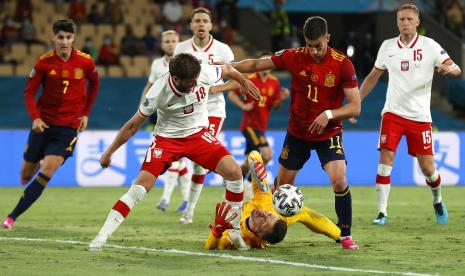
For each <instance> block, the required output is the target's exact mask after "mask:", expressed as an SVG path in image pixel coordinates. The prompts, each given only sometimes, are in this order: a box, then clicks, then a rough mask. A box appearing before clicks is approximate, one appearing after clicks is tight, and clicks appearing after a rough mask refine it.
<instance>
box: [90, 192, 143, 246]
mask: <svg viewBox="0 0 465 276" xmlns="http://www.w3.org/2000/svg"><path fill="white" fill-rule="evenodd" d="M146 194H147V191H146V190H145V188H144V187H143V186H140V185H132V186H131V188H129V190H128V192H127V193H126V194H124V195H123V196H122V197H121V198H120V199H119V200H118V201H117V202H116V204H115V205H114V206H113V208H111V210H110V213H109V214H108V217H107V220H106V221H105V223H104V224H103V226H102V228H101V229H100V232H99V233H98V235H97V237H99V238H100V239H102V240H104V241H106V240H107V239H108V237H110V236H111V234H113V232H115V230H116V229H117V228H118V227H119V226H120V224H121V223H122V222H123V221H124V219H125V218H126V217H127V216H128V214H129V212H130V211H131V210H132V208H133V207H134V205H136V203H139V202H140V201H141V200H142V199H143V198H144V197H145V195H146Z"/></svg>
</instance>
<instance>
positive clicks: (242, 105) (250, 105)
mask: <svg viewBox="0 0 465 276" xmlns="http://www.w3.org/2000/svg"><path fill="white" fill-rule="evenodd" d="M228 98H229V100H230V101H231V102H232V103H233V104H234V105H236V106H237V107H239V108H240V109H242V110H245V111H249V110H252V108H253V103H252V102H251V103H245V102H244V101H242V100H241V98H240V97H239V96H238V95H237V94H236V92H235V91H229V93H228Z"/></svg>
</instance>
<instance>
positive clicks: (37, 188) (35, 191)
mask: <svg viewBox="0 0 465 276" xmlns="http://www.w3.org/2000/svg"><path fill="white" fill-rule="evenodd" d="M48 181H50V177H48V176H46V175H44V174H43V173H41V172H39V174H38V175H37V177H36V178H35V179H34V181H32V182H31V184H29V186H27V188H26V189H25V190H24V193H23V195H22V196H21V198H20V199H19V202H18V204H17V205H16V207H15V209H14V210H13V212H11V213H10V214H9V215H8V217H10V218H12V219H13V220H16V218H17V217H19V216H20V215H21V214H22V213H24V212H25V211H26V210H27V209H29V207H31V205H32V204H33V203H34V202H35V201H36V200H37V199H38V198H39V197H40V195H41V194H42V192H43V191H44V189H45V186H47V183H48Z"/></svg>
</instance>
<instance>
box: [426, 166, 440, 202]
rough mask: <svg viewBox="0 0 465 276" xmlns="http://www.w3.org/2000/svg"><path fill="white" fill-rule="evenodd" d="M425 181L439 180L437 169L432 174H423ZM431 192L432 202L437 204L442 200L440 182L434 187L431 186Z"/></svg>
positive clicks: (433, 181)
mask: <svg viewBox="0 0 465 276" xmlns="http://www.w3.org/2000/svg"><path fill="white" fill-rule="evenodd" d="M425 178H426V182H429V183H435V182H437V181H438V180H439V178H440V176H439V173H438V171H434V173H433V175H432V176H425ZM431 193H432V195H433V204H437V203H440V202H442V195H441V182H440V180H439V183H438V184H437V186H436V187H431Z"/></svg>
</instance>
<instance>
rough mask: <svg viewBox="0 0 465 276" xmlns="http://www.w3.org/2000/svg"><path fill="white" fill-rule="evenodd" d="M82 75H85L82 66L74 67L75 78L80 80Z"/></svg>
mask: <svg viewBox="0 0 465 276" xmlns="http://www.w3.org/2000/svg"><path fill="white" fill-rule="evenodd" d="M82 76H83V72H82V69H81V68H76V69H74V78H75V79H77V80H80V79H82Z"/></svg>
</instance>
